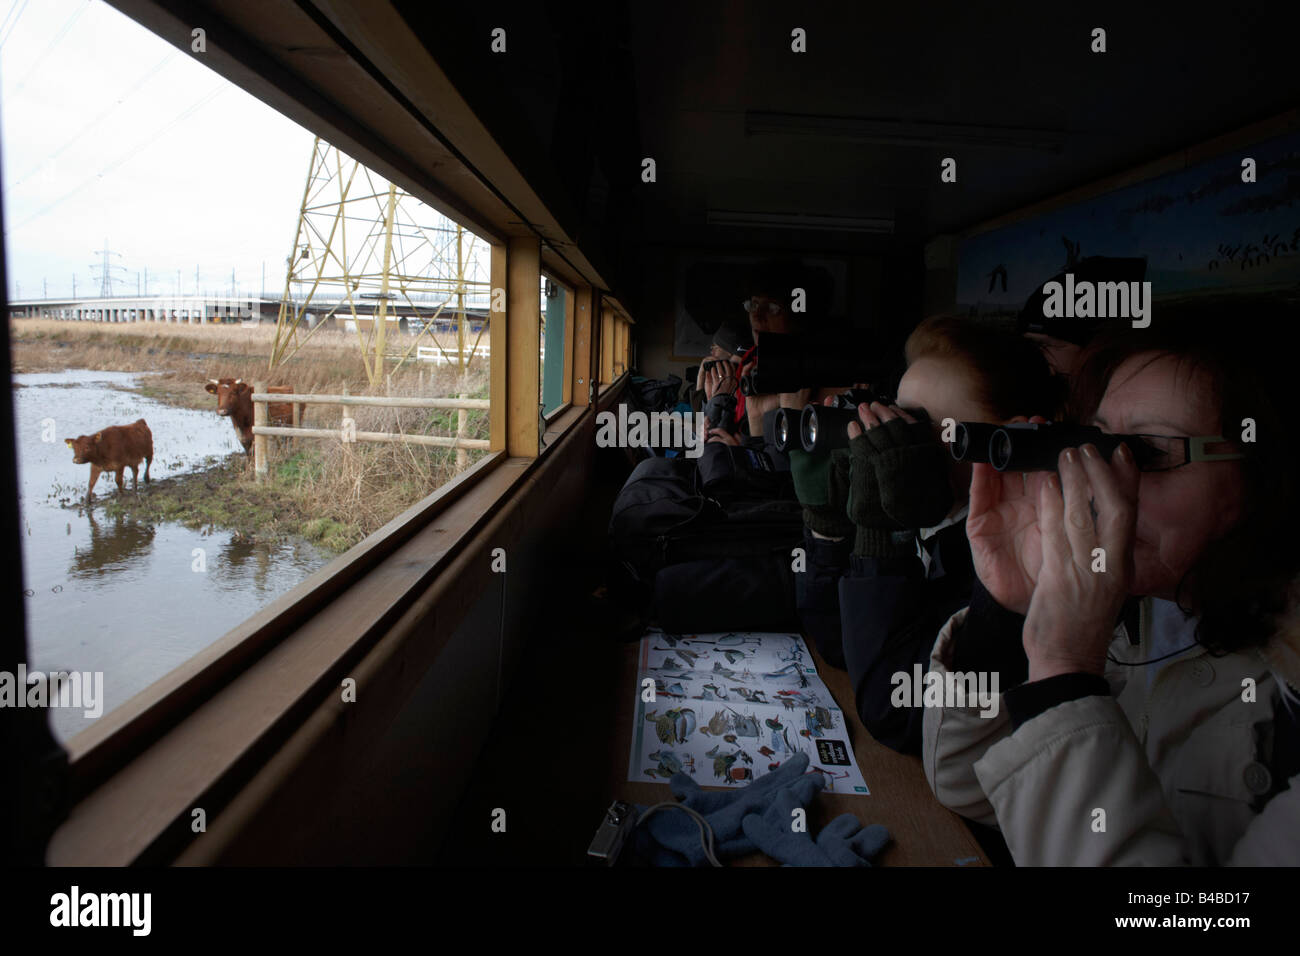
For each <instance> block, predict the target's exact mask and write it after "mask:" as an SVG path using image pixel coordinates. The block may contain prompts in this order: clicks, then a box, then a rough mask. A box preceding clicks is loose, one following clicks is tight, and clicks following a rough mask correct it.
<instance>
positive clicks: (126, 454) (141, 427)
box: [64, 418, 153, 502]
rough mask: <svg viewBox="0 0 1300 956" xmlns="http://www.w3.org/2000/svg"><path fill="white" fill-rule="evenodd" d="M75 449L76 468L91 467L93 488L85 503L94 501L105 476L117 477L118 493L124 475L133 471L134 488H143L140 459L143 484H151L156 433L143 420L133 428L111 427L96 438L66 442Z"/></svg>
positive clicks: (67, 439)
mask: <svg viewBox="0 0 1300 956" xmlns="http://www.w3.org/2000/svg"><path fill="white" fill-rule="evenodd" d="M64 442H65V443H66V444H67V446H68V447H69V448H71V449H72V463H73V464H74V465H85V464H89V465H90V485H89V486H88V487H87V488H86V501H87V502H89V501H90V499H91V498H93V497H94V494H93V492H94V490H95V482H97V481H98V480H99V476H100V474H101V473H102V472H105V471H112V472H116V473H117V490H118V491H121V490H122V472H123V471H124V470H125V469H127V468H130V469H131V479H132V481H133V482H134V485H133V487H135V488H139V487H140V472H139V471H138V468H139V466H140V459H142V458H143V459H144V480H145V481H149V466H150V465H152V464H153V432H151V431H149V426H148V425H147V424H145V420H144V419H143V418H141V419H139V420H138V421H135V422H132V423H131V424H130V425H112V426H110V427H108V428H105V429H104V430H103V431H100V432H95V434H93V435H79V436H77V437H76V438H65V439H64Z"/></svg>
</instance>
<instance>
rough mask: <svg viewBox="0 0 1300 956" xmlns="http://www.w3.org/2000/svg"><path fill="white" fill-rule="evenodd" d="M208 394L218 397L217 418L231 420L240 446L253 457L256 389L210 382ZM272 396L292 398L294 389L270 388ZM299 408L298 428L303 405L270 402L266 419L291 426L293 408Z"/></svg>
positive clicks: (235, 382) (228, 380) (237, 380)
mask: <svg viewBox="0 0 1300 956" xmlns="http://www.w3.org/2000/svg"><path fill="white" fill-rule="evenodd" d="M205 388H206V389H207V390H208V392H209V393H210V394H212V395H215V396H217V414H218V415H225V416H228V417H229V418H230V423H231V424H232V425H234V426H235V434H236V435H238V436H239V443H240V444H241V445H243V446H244V453H245V454H252V448H253V386H251V385H249V384H248V383H247V382H245V381H244V380H243V379H242V378H210V379H208V384H207V385H206V386H205ZM266 390H267V391H268V392H270V393H271V394H273V395H292V394H293V386H292V385H269V386H267V389H266ZM294 404H297V405H298V409H299V412H298V415H299V424H301V422H302V417H301V416H302V407H303V406H302V403H301V402H297V403H290V402H271V403H269V404H268V405H267V406H266V416H267V418H268V419H269V421H270V423H271V424H272V425H292V424H293V406H294Z"/></svg>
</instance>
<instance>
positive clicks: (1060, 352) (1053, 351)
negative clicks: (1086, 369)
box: [1025, 332, 1083, 378]
mask: <svg viewBox="0 0 1300 956" xmlns="http://www.w3.org/2000/svg"><path fill="white" fill-rule="evenodd" d="M1025 338H1027V339H1031V340H1033V341H1034V342H1037V343H1038V344H1039V345H1040V346H1042V349H1043V357H1044V358H1045V359H1047V364H1048V365H1049V366H1051V369H1052V371H1053V372H1055V373H1056V374H1057V375H1064V376H1065V377H1066V378H1071V377H1072V376H1073V375H1074V372H1075V369H1077V368H1078V367H1079V359H1080V358H1081V357H1082V356H1083V347H1082V346H1080V345H1075V344H1074V343H1073V342H1066V341H1065V340H1064V339H1054V338H1052V337H1051V336H1050V335H1042V334H1040V333H1038V332H1026V333H1025Z"/></svg>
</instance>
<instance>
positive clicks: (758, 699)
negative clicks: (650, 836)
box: [628, 628, 869, 794]
mask: <svg viewBox="0 0 1300 956" xmlns="http://www.w3.org/2000/svg"><path fill="white" fill-rule="evenodd" d="M652 690H653V693H651V691H652ZM636 694H637V701H638V703H637V715H636V720H635V722H634V724H633V729H632V760H631V766H630V768H629V770H628V779H629V780H642V781H644V780H647V779H649V780H654V781H664V780H667V779H668V778H669V777H671V776H672V775H673V774H675V773H678V772H679V771H680V772H682V773H686V774H690V775H691V776H692V777H694V779H695V782H696V783H698V784H699V785H700V786H702V787H709V786H715V787H727V786H744V785H746V784H747V783H749V782H750V781H752V780H756V779H757V778H759V777H761V776H763V775H764V774H767V773H771V772H772V771H773V770H775V769H776V768H777V767H779V766H781V764H782V763H784V762H785V761H786V760H787V759H789V758H790V757H793V756H794V755H795V754H797V753H806V754H807V755H808V758H809V764H808V766H809V772H819V773H821V774H822V775H823V776H825V778H826V791H827V792H829V793H862V794H865V793H868V792H869V791H868V790H867V784H866V781H865V780H863V779H862V772H861V771H860V770H859V769H858V764H857V761H856V760H855V759H854V756H853V747H852V745H851V744H850V742H849V733H848V726H847V723H846V721H845V719H844V713H843V712H842V711H841V710H840V708H839V706H838V705H837V704H836V703H835V700H834V699H833V698H832V697H831V694H830V691H829V690H827V689H826V685H825V684H823V683H822V681H821V678H820V677H818V676H817V668H816V667H814V666H813V663H812V655H811V654H809V653H808V647H807V645H805V644H804V642H803V638H801V637H799V636H798V635H795V634H771V633H752V632H738V633H720V634H689V635H684V634H669V633H667V632H665V631H661V630H657V629H653V628H652V629H650V630H649V631H647V632H646V636H645V637H643V638H642V639H641V649H640V659H639V661H638V667H637V687H636ZM652 697H653V700H652V699H650V698H652Z"/></svg>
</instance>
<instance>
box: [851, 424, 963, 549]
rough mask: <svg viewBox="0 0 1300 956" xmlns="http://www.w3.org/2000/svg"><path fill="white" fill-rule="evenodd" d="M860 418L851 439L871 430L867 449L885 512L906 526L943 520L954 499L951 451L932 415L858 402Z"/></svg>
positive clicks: (866, 443)
mask: <svg viewBox="0 0 1300 956" xmlns="http://www.w3.org/2000/svg"><path fill="white" fill-rule="evenodd" d="M858 421H860V422H861V423H862V424H861V426H859V425H858V423H857V422H850V423H849V426H848V433H849V442H850V445H853V444H858V442H857V439H858V436H860V435H865V436H866V437H865V440H864V441H863V442H862V443H861V445H862V448H863V454H864V455H865V456H866V459H867V461H868V462H869V464H870V467H872V468H873V469H874V470H875V473H876V484H877V487H878V488H879V494H880V506H881V508H882V509H883V510H884V512H885V514H887V515H889V517H891V518H892V519H893V520H894V521H896V522H898V524H900V525H902V526H903V527H904V528H928V527H932V526H934V525H937V524H938V523H939V522H941V521H943V519H944V517H945V516H946V515H947V514H948V512H949V511H950V510H951V509H952V504H953V493H952V486H951V485H950V483H949V479H948V473H949V471H950V468H951V465H950V462H951V455H950V454H949V453H948V450H947V448H946V447H944V445H943V444H942V443H941V442H939V441H938V439H937V436H936V435H935V433H934V430H933V429H932V427H931V425H930V423H929V421H917V420H916V419H915V418H914V417H913V416H912V415H910V414H908V413H907V412H906V411H904V410H903V409H901V408H899V407H898V406H896V405H895V406H889V405H883V404H881V403H880V402H872V403H871V404H869V405H867V404H863V405H859V406H858ZM863 429H866V430H865V431H863Z"/></svg>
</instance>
